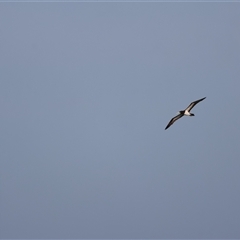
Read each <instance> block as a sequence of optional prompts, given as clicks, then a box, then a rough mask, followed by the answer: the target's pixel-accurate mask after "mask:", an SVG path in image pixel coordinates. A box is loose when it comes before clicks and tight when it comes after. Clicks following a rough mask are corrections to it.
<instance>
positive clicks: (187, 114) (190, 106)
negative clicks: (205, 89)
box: [165, 97, 206, 130]
mask: <svg viewBox="0 0 240 240" xmlns="http://www.w3.org/2000/svg"><path fill="white" fill-rule="evenodd" d="M205 98H206V97H204V98H201V99H199V100H197V101H194V102H192V103H190V104H189V106H188V107H187V108H186V109H185V110H182V111H179V112H178V115H177V116H175V117H173V118H172V119H171V120H170V122H169V123H168V125H167V126H166V128H165V130H166V129H168V128H169V127H170V126H171V125H172V124H173V123H174V122H175V121H177V120H178V119H179V118H181V117H182V116H194V114H193V113H190V111H191V109H192V108H193V107H194V106H195V105H196V104H198V103H199V102H201V101H202V100H204V99H205Z"/></svg>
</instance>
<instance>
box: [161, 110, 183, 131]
mask: <svg viewBox="0 0 240 240" xmlns="http://www.w3.org/2000/svg"><path fill="white" fill-rule="evenodd" d="M183 115H184V114H183V113H179V114H178V115H177V116H175V117H174V118H172V119H171V120H170V122H169V123H168V125H167V126H166V127H165V130H166V129H168V128H169V127H170V126H171V125H172V124H173V123H174V122H176V121H177V120H178V119H179V118H181V117H182V116H183Z"/></svg>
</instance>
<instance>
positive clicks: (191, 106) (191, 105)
mask: <svg viewBox="0 0 240 240" xmlns="http://www.w3.org/2000/svg"><path fill="white" fill-rule="evenodd" d="M205 98H206V97H204V98H201V99H199V100H197V101H194V102H192V103H190V104H189V106H188V107H187V108H186V109H185V111H188V112H190V111H191V109H192V108H193V107H194V106H195V105H196V104H198V103H199V102H201V101H202V100H204V99H205Z"/></svg>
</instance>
